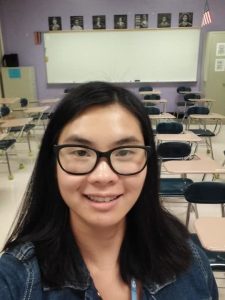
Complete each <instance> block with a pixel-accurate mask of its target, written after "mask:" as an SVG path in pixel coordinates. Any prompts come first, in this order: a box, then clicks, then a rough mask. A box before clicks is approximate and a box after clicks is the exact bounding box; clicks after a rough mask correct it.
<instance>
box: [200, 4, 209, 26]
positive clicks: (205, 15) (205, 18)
mask: <svg viewBox="0 0 225 300" xmlns="http://www.w3.org/2000/svg"><path fill="white" fill-rule="evenodd" d="M210 23H212V19H211V16H210V11H209V4H208V1H207V0H206V1H205V9H204V13H203V17H202V25H201V26H202V27H203V26H205V25H208V24H210Z"/></svg>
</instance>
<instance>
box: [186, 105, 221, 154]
mask: <svg viewBox="0 0 225 300" xmlns="http://www.w3.org/2000/svg"><path fill="white" fill-rule="evenodd" d="M195 114H196V115H198V114H200V115H208V114H209V108H208V107H205V106H192V107H189V108H188V110H187V112H186V115H187V130H190V131H192V132H194V133H195V134H197V135H198V136H200V137H202V138H203V139H204V141H205V144H206V147H207V153H211V157H212V159H214V155H213V148H212V140H211V138H212V137H214V136H215V135H216V134H218V133H219V130H220V128H219V126H218V125H219V123H218V121H217V122H216V124H215V127H214V129H213V131H211V130H209V129H207V128H206V123H205V121H204V120H203V121H204V122H203V121H202V122H201V121H200V120H199V121H198V128H197V129H196V128H190V127H191V119H190V117H189V116H190V115H195ZM218 128H219V129H218Z"/></svg>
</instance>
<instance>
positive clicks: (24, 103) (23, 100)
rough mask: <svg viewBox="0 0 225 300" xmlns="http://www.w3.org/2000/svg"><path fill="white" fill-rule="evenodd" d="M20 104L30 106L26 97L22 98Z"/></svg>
mask: <svg viewBox="0 0 225 300" xmlns="http://www.w3.org/2000/svg"><path fill="white" fill-rule="evenodd" d="M20 106H21V107H27V106H28V100H27V99H26V98H21V99H20Z"/></svg>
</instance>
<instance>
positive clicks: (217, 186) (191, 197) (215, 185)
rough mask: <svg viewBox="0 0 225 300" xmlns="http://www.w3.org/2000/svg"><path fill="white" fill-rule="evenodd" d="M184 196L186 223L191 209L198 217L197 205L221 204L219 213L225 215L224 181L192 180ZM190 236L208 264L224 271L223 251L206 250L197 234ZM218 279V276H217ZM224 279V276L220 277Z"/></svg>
mask: <svg viewBox="0 0 225 300" xmlns="http://www.w3.org/2000/svg"><path fill="white" fill-rule="evenodd" d="M184 197H185V199H186V200H187V201H188V210H187V217H186V225H187V226H188V224H189V219H190V213H191V211H192V210H194V212H195V216H196V217H197V218H198V217H199V215H198V211H197V205H203V204H212V205H220V206H221V215H222V217H225V211H224V204H225V183H224V182H215V181H214V182H206V181H202V182H194V183H192V184H191V185H189V186H188V187H187V189H186V190H185V192H184ZM191 238H192V240H193V241H194V243H196V244H197V245H198V246H199V247H200V248H202V250H203V251H204V252H205V254H206V255H207V257H208V259H209V263H210V266H211V268H212V270H213V271H216V272H225V252H220V251H209V250H206V249H205V248H204V247H203V246H202V244H201V242H200V240H199V238H198V236H197V234H191ZM217 279H219V278H217ZM222 279H223V280H224V277H223V278H222Z"/></svg>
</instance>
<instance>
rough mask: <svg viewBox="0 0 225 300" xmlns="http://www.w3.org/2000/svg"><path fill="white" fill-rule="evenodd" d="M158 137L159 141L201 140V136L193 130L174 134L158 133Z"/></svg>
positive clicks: (194, 141) (195, 141)
mask: <svg viewBox="0 0 225 300" xmlns="http://www.w3.org/2000/svg"><path fill="white" fill-rule="evenodd" d="M156 139H157V141H158V142H162V141H164V142H173V141H178V142H190V143H192V142H193V143H197V142H201V140H202V139H201V138H200V137H199V136H198V135H197V134H195V133H193V132H192V131H185V132H183V133H174V134H171V133H170V134H168V133H167V134H162V133H157V134H156Z"/></svg>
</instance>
